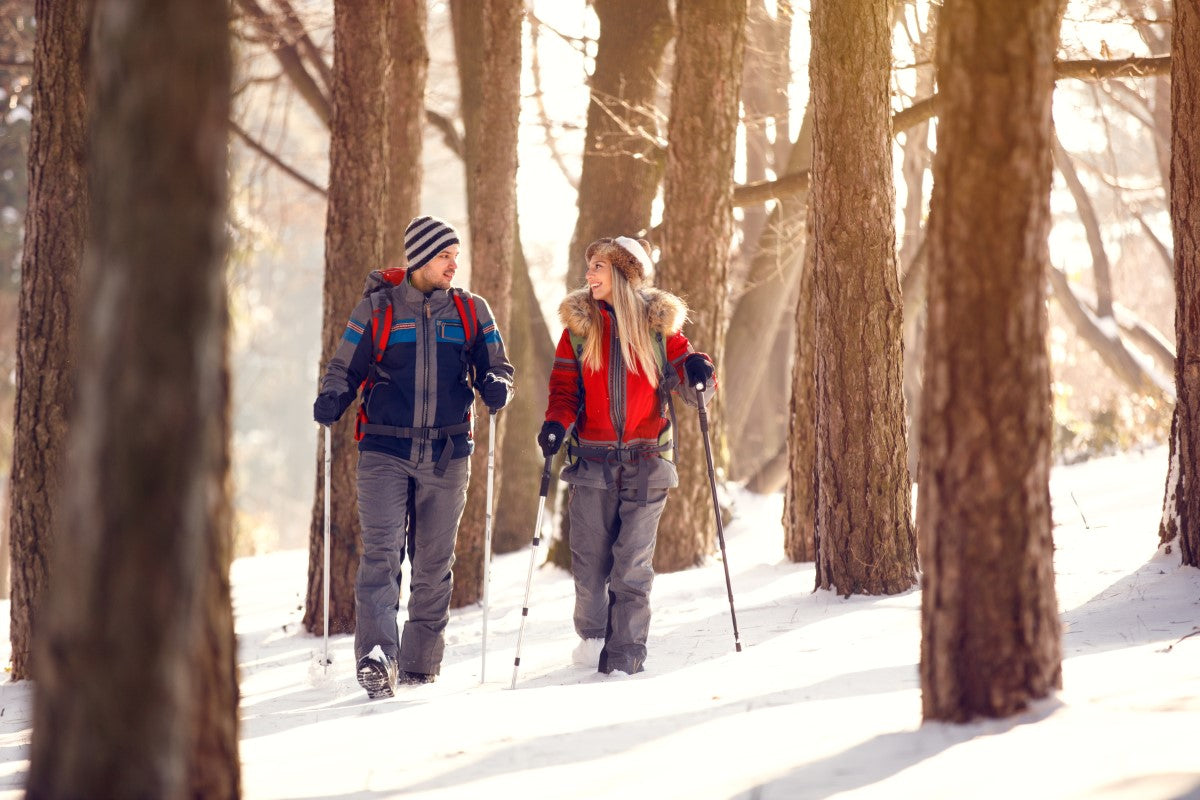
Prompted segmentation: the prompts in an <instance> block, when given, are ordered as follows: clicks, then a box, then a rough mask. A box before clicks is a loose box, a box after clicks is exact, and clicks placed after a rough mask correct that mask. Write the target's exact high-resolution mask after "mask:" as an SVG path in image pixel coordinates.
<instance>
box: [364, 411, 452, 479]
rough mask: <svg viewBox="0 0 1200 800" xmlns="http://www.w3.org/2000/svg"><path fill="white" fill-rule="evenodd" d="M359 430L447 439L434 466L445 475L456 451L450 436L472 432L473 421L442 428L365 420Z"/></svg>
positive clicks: (365, 433)
mask: <svg viewBox="0 0 1200 800" xmlns="http://www.w3.org/2000/svg"><path fill="white" fill-rule="evenodd" d="M359 431H361V433H362V434H364V435H371V436H395V437H396V438H397V439H424V440H428V441H432V440H434V439H445V440H446V444H445V445H444V446H443V447H442V454H441V456H439V457H438V460H437V464H435V465H434V467H433V471H434V473H435V474H437V475H444V474H445V473H446V467H448V466H449V465H450V457H451V454H452V453H453V452H454V443H453V442H451V441H450V437H451V436H458V435H459V434H463V433H470V431H471V423H470V421H469V420H468V421H467V422H460V423H458V424H457V425H446V426H443V427H441V428H399V427H396V426H395V425H377V424H375V423H372V422H364V423H363V424H362V425H360V426H359Z"/></svg>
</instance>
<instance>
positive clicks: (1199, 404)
mask: <svg viewBox="0 0 1200 800" xmlns="http://www.w3.org/2000/svg"><path fill="white" fill-rule="evenodd" d="M1171 52H1172V58H1173V64H1172V68H1171V222H1172V226H1173V228H1174V231H1175V349H1176V354H1177V355H1176V360H1175V387H1176V388H1175V392H1176V395H1177V397H1178V400H1177V402H1176V406H1175V419H1174V420H1173V422H1172V425H1171V434H1172V448H1171V449H1172V456H1173V458H1172V461H1171V466H1172V469H1171V473H1170V479H1169V482H1168V485H1167V497H1168V500H1169V501H1173V502H1168V503H1167V504H1166V505H1167V515H1169V517H1168V519H1169V521H1168V523H1167V524H1165V525H1164V532H1165V533H1177V534H1178V539H1179V549H1180V552H1181V554H1182V557H1183V563H1184V564H1186V565H1188V566H1190V567H1200V491H1197V489H1196V488H1195V487H1196V479H1197V476H1200V357H1198V355H1197V354H1198V353H1200V234H1198V231H1200V154H1198V153H1197V142H1196V138H1197V134H1196V132H1197V131H1198V130H1200V127H1198V126H1200V9H1197V8H1196V6H1195V4H1193V3H1185V2H1180V3H1175V29H1174V32H1173V33H1172V37H1171ZM1171 524H1173V525H1174V528H1175V530H1174V531H1170V525H1171Z"/></svg>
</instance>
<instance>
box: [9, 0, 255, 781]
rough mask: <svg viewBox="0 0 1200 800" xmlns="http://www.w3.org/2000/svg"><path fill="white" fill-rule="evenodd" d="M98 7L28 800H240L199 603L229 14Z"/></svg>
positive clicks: (224, 413) (215, 415)
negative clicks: (67, 446)
mask: <svg viewBox="0 0 1200 800" xmlns="http://www.w3.org/2000/svg"><path fill="white" fill-rule="evenodd" d="M97 11H98V14H97V22H96V25H95V27H94V28H93V31H94V37H95V41H94V45H95V46H94V50H93V52H94V54H95V61H94V69H95V72H94V74H95V76H96V83H95V95H94V96H95V102H96V107H97V108H103V109H105V113H104V114H99V115H96V117H95V119H94V120H93V123H92V135H91V140H90V141H91V186H92V190H93V195H92V199H93V202H92V205H91V221H92V224H91V238H90V241H89V247H88V255H87V257H86V261H85V264H84V267H83V270H82V278H81V280H82V289H81V292H82V294H81V296H84V297H88V298H89V304H88V306H87V308H86V310H85V311H84V314H85V315H86V316H85V320H84V322H83V327H82V328H81V330H82V331H83V332H84V334H85V335H83V336H81V337H80V342H81V348H80V350H81V351H80V357H79V358H78V361H77V363H78V364H79V365H80V367H79V368H80V372H79V405H78V407H77V410H76V413H75V415H74V416H73V417H72V425H71V439H72V446H71V453H72V456H71V460H70V463H69V465H68V470H67V473H66V475H67V480H66V481H65V483H64V487H65V489H64V493H65V501H64V507H63V515H62V525H61V529H60V536H59V540H58V543H57V545H56V548H55V556H54V558H55V576H56V577H55V582H54V587H53V588H52V591H51V593H50V595H49V596H48V598H47V599H48V605H47V608H46V619H45V631H44V635H43V636H40V637H39V638H38V641H37V655H36V659H35V678H36V680H37V689H36V693H35V702H34V737H33V744H32V748H31V755H30V769H29V783H28V786H27V789H28V796H29V797H31V798H35V797H86V796H91V795H94V794H96V792H97V791H103V792H104V793H105V794H108V795H111V796H115V797H181V796H185V795H192V794H196V793H198V792H203V796H212V797H235V796H237V794H238V791H239V787H238V759H237V739H236V726H237V722H236V701H235V700H234V698H236V687H235V685H234V684H232V683H231V682H230V681H231V679H232V677H233V669H232V663H231V661H232V658H231V655H232V648H233V641H232V611H231V609H230V607H229V605H228V597H227V595H226V596H225V598H224V600H219V599H218V594H219V592H217V593H214V592H213V582H214V580H219V579H217V578H216V577H215V576H216V574H217V573H218V572H220V571H221V570H222V565H227V555H228V543H229V538H228V537H229V527H228V522H229V514H228V507H229V495H228V483H227V482H228V477H229V476H228V472H227V470H228V463H229V461H228V460H229V450H228V441H227V438H226V437H227V435H228V430H229V415H228V399H229V395H228V390H227V389H228V386H227V373H226V370H225V352H224V347H225V342H226V311H225V308H226V307H225V280H224V270H223V259H224V250H225V235H224V213H225V200H226V183H225V181H226V147H227V129H228V120H229V101H230V77H231V72H232V69H231V58H230V49H229V19H228V7H227V6H226V5H225V4H221V3H216V4H214V3H208V2H203V1H202V0H196V1H195V2H186V1H185V0H175V1H173V2H161V0H127V2H123V3H100V4H98V5H97ZM198 565H199V566H198ZM216 616H220V617H221V619H220V621H218V620H217V619H216V618H215V617H216ZM210 636H215V637H217V638H219V639H220V640H221V642H220V644H219V646H218V647H217V649H219V650H220V652H221V653H222V654H223V655H221V656H220V657H218V656H217V655H216V651H215V650H210V646H209V644H208V642H206V641H205V640H207V639H208V637H210ZM206 651H207V652H206ZM201 653H206V655H205V656H203V657H198V656H199V655H200V654H201ZM208 655H211V656H212V657H211V658H209V657H208ZM217 662H222V663H221V669H220V674H219V675H217V674H205V673H206V672H207V671H208V670H210V669H213V668H214V666H215V665H216V664H217ZM217 684H220V691H213V687H214V686H215V685H217ZM214 724H215V725H216V726H217V729H214V730H211V731H208V732H207V733H206V735H205V736H204V737H203V741H200V740H197V738H196V731H197V730H198V729H200V728H201V727H205V726H208V725H214ZM200 770H203V771H206V772H207V773H208V780H206V781H204V782H203V783H202V784H200V785H194V784H191V783H190V779H191V778H192V776H194V774H195V773H196V772H197V771H200ZM217 773H219V775H218V774H217ZM197 796H199V795H197Z"/></svg>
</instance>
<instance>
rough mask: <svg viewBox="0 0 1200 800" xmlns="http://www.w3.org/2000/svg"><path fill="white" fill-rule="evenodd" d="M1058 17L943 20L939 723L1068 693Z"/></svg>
mask: <svg viewBox="0 0 1200 800" xmlns="http://www.w3.org/2000/svg"><path fill="white" fill-rule="evenodd" d="M1060 10H1061V7H1060V4H1059V0H1019V2H1011V3H1003V4H998V3H992V2H989V1H988V0H955V1H954V2H949V3H947V4H946V5H944V6H943V7H942V11H941V17H940V19H939V21H938V55H937V74H938V86H939V96H940V97H941V102H942V112H941V118H940V121H939V125H938V150H937V155H936V156H934V162H933V163H934V170H933V197H932V201H931V202H932V211H931V214H930V219H929V226H928V247H929V275H928V281H929V289H928V291H929V328H928V337H927V341H926V351H925V390H924V392H923V394H922V406H921V415H922V429H921V457H920V467H919V477H920V480H919V482H918V483H919V486H920V492H921V494H920V498H919V501H918V504H917V527H918V529H919V530H920V532H921V542H920V544H921V566H922V569H923V571H924V580H923V591H922V596H921V630H922V640H921V689H922V693H921V696H922V705H923V710H924V715H925V718H926V719H930V720H948V721H965V720H968V719H971V718H972V717H975V716H979V715H982V716H990V717H1003V716H1008V715H1010V714H1013V713H1016V712H1017V711H1019V710H1021V709H1023V708H1025V707H1026V706H1027V705H1028V704H1029V702H1030V701H1032V700H1034V699H1036V698H1039V697H1044V696H1046V695H1047V694H1048V693H1050V692H1051V691H1052V690H1053V689H1054V688H1056V687H1058V686H1060V685H1061V683H1062V671H1061V661H1062V652H1061V643H1060V637H1059V622H1058V609H1057V603H1056V600H1055V593H1054V567H1053V542H1052V536H1051V530H1052V527H1053V522H1052V519H1051V513H1050V491H1049V484H1048V480H1049V475H1050V438H1051V404H1050V360H1049V355H1048V353H1047V350H1046V332H1047V327H1048V322H1047V313H1046V305H1045V299H1044V298H1045V281H1046V262H1047V253H1046V236H1047V232H1048V230H1049V224H1050V182H1051V119H1050V98H1051V93H1052V92H1053V88H1054V52H1055V47H1056V44H1057V39H1058V14H1059V13H1060ZM997 65H1002V66H1003V69H999V70H998V67H997ZM981 98H985V100H984V101H983V102H981Z"/></svg>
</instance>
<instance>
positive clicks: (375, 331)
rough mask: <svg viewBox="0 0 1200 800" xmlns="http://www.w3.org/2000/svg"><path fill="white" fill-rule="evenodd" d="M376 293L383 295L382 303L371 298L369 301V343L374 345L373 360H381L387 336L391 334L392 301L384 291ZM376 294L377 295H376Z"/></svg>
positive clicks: (386, 343) (385, 347)
mask: <svg viewBox="0 0 1200 800" xmlns="http://www.w3.org/2000/svg"><path fill="white" fill-rule="evenodd" d="M378 295H385V296H384V297H383V301H382V303H380V301H379V300H378V299H374V298H373V299H372V302H371V306H372V308H371V343H372V344H374V345H375V360H376V361H382V360H383V351H384V350H386V349H387V345H388V338H389V337H391V335H392V313H393V312H392V302H391V299H390V298H388V297H386V293H384V292H379V293H378ZM378 295H377V297H378Z"/></svg>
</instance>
